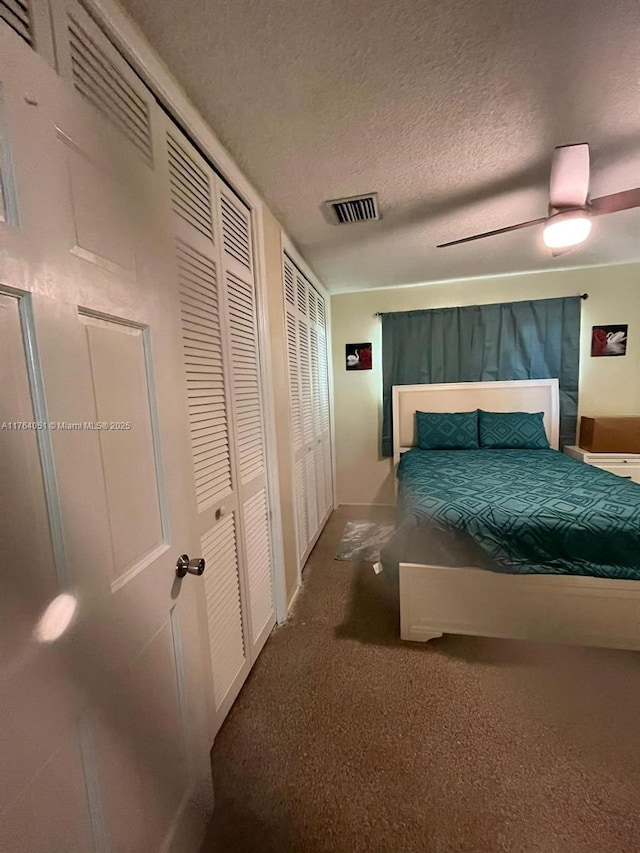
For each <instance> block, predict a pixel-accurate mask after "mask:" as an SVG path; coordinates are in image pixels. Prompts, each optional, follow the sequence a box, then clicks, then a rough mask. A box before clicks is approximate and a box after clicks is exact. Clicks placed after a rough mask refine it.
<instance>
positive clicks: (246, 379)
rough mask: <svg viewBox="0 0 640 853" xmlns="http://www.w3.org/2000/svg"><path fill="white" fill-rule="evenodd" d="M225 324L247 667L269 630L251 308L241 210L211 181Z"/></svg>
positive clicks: (267, 540) (266, 519)
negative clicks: (243, 595) (244, 585)
mask: <svg viewBox="0 0 640 853" xmlns="http://www.w3.org/2000/svg"><path fill="white" fill-rule="evenodd" d="M217 212H218V222H219V227H220V234H221V244H222V274H223V282H224V296H225V318H226V324H227V334H228V341H229V364H230V370H231V379H232V386H231V388H232V394H231V397H232V406H233V409H232V423H233V446H234V448H235V484H236V490H237V494H238V502H239V511H240V512H239V515H240V532H241V536H240V540H241V543H242V552H243V563H244V570H245V575H244V579H245V584H246V599H247V604H248V607H247V609H246V611H245V617H246V624H247V628H248V635H249V644H250V649H251V657H252V660H253V659H255V656H256V655H257V654H258V653H259V651H260V649H261V648H262V646H263V645H264V643H265V642H266V639H267V637H268V636H269V633H270V631H271V629H272V627H273V626H274V624H275V607H274V602H273V580H272V578H273V574H272V556H271V555H272V549H271V527H270V509H269V495H268V487H267V468H266V447H265V429H264V405H263V389H262V380H261V371H260V348H259V341H258V305H257V292H256V280H255V270H254V261H253V241H252V235H251V219H250V212H249V210H248V208H247V207H246V206H245V205H244V204H243V202H242V201H241V200H240V199H239V198H238V197H237V196H236V195H235V193H234V192H233V191H232V190H231V189H229V187H227V186H226V185H225V184H224V183H223V182H222V181H220V180H218V181H217Z"/></svg>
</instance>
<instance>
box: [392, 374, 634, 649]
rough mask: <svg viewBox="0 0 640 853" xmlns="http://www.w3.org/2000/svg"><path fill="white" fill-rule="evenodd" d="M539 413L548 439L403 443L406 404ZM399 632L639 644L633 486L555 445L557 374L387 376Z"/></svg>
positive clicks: (407, 434) (415, 636)
mask: <svg viewBox="0 0 640 853" xmlns="http://www.w3.org/2000/svg"><path fill="white" fill-rule="evenodd" d="M474 409H482V410H485V411H489V412H513V411H520V412H543V417H544V429H545V431H546V434H547V437H548V440H549V444H550V448H551V449H547V450H530V451H525V450H484V449H483V450H461V451H457V450H453V451H439V450H434V451H432V450H429V451H420V450H417V449H416V430H415V421H416V417H415V413H416V411H427V412H468V411H471V410H474ZM393 420H394V454H395V455H394V462H395V464H396V466H398V467H399V469H400V470H399V473H400V477H401V483H400V489H399V495H398V529H397V531H396V534H395V535H394V537H393V539H392V541H391V543H390V544H389V545H388V546H387V548H385V550H384V552H383V555H382V561H383V564H384V565H385V568H387V570H388V568H389V566H390V564H393V563H396V564H397V570H398V574H399V586H400V623H401V636H402V638H403V639H405V640H417V641H427V640H430V639H433V638H435V637H440V636H442V634H443V633H453V634H470V635H477V636H488V637H507V638H514V639H518V638H519V639H532V640H548V641H555V642H566V643H576V644H583V645H596V646H605V647H611V648H626V649H640V583H638V579H640V488H638V486H637V485H636V484H633V483H630V482H628V481H625V480H621V479H619V478H615V477H614V475H610V474H607V473H606V472H603V471H599V470H597V469H593V468H591V467H590V466H587V465H584V463H580V462H576V461H575V460H572V459H569V458H568V457H566V456H564V455H562V454H560V453H559V452H558V423H559V411H558V383H557V380H522V381H515V382H480V383H457V384H447V385H418V386H397V387H395V388H394V389H393Z"/></svg>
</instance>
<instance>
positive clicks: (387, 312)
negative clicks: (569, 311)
mask: <svg viewBox="0 0 640 853" xmlns="http://www.w3.org/2000/svg"><path fill="white" fill-rule="evenodd" d="M578 296H579V297H580V299H588V298H589V294H588V293H579V294H578ZM552 298H553V297H552ZM383 314H393V311H376V313H375V314H374V315H373V316H374V317H382V315H383Z"/></svg>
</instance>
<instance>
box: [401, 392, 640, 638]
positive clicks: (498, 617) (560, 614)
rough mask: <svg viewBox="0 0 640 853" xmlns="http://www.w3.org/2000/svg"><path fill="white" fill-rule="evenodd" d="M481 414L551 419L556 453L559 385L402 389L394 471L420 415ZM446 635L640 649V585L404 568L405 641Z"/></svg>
mask: <svg viewBox="0 0 640 853" xmlns="http://www.w3.org/2000/svg"><path fill="white" fill-rule="evenodd" d="M474 409H485V410H486V411H493V412H516V411H517V412H544V424H545V429H546V431H547V436H548V438H549V443H550V445H551V446H552V447H553V448H555V449H558V433H559V404H558V380H557V379H535V380H534V379H531V380H518V381H513V382H461V383H456V384H444V385H396V386H394V388H393V447H394V463H395V464H397V463H398V461H399V459H400V456H401V454H402V453H404V452H405V451H406V450H410V449H411V448H412V447H415V445H416V435H415V420H416V419H415V413H416V411H423V412H468V411H472V410H474ZM639 559H640V556H639ZM443 634H469V635H472V636H477V637H504V638H511V639H522V640H544V641H548V642H556V643H570V644H577V645H586V646H604V647H606V648H615V649H638V650H640V581H626V580H611V579H608V578H596V577H583V576H576V575H571V576H567V575H536V574H530V575H510V574H500V573H498V572H490V571H486V570H483V569H479V568H477V567H473V566H469V567H465V568H453V567H447V566H437V565H428V564H424V565H423V564H415V563H400V635H401V637H402V639H403V640H417V641H421V642H426V641H427V640H432V639H434V638H436V637H441V636H442V635H443Z"/></svg>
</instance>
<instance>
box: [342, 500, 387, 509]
mask: <svg viewBox="0 0 640 853" xmlns="http://www.w3.org/2000/svg"><path fill="white" fill-rule="evenodd" d="M341 506H386V507H394V506H395V504H366V503H362V501H358V502H357V503H346V502H345V501H340V503H339V504H338V508H340V507H341Z"/></svg>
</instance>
